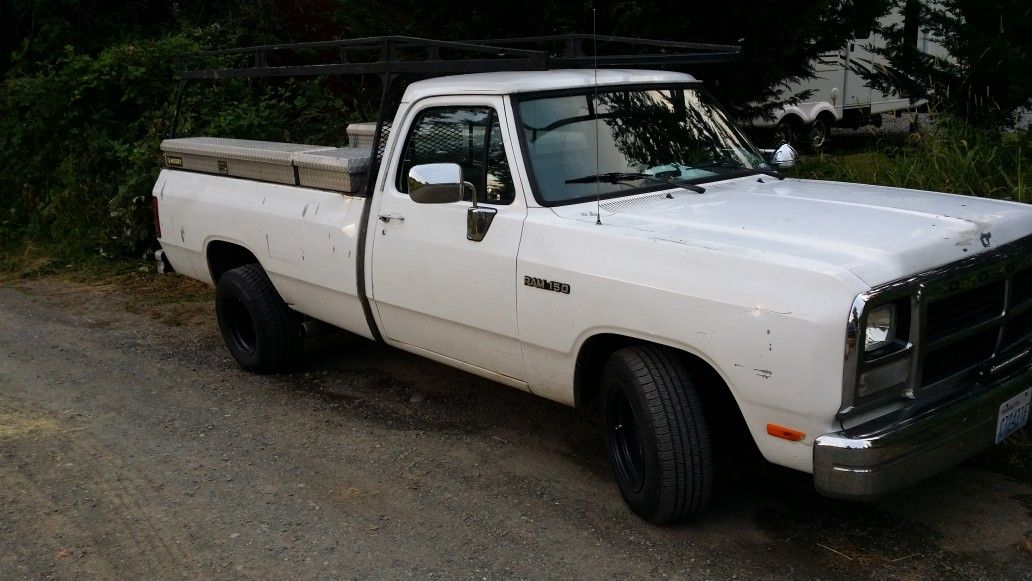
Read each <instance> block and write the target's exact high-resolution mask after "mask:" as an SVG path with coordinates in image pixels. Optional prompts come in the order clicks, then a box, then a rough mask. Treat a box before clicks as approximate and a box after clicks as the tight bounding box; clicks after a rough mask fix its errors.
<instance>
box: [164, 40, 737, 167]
mask: <svg viewBox="0 0 1032 581" xmlns="http://www.w3.org/2000/svg"><path fill="white" fill-rule="evenodd" d="M588 42H590V43H591V54H588V53H587V52H586V51H585V48H586V47H585V45H586V44H587V43H588ZM740 56H741V48H740V47H737V46H732V45H724V44H704V43H697V42H677V41H670V40H651V39H643V38H630V37H623V36H603V35H595V34H565V35H553V36H534V37H522V38H501V39H489V40H472V41H461V42H452V41H444V40H432V39H426V38H415V37H409V36H376V37H369V38H356V39H350V40H328V41H321V42H300V43H290V44H267V45H261V46H251V47H244V48H230V49H222V50H210V51H203V52H196V53H189V54H185V55H182V56H181V60H180V64H181V68H180V71H179V79H180V80H179V88H178V90H177V91H176V104H175V113H174V114H173V117H172V123H171V126H170V131H169V137H175V133H176V126H177V125H178V122H179V109H180V106H181V105H182V100H183V92H184V90H185V89H186V85H187V83H188V82H189V81H191V80H203V79H208V80H217V79H234V78H245V79H251V78H261V77H306V76H307V77H312V76H349V75H357V76H365V75H377V76H380V77H381V78H382V79H383V96H382V98H381V103H380V112H379V115H378V119H377V130H376V136H375V138H374V147H375V148H377V149H378V150H379V152H380V153H382V147H381V146H380V142H381V135H380V134H381V127H382V125H383V122H384V108H385V105H386V100H387V94H388V91H389V88H390V85H391V83H392V81H393V80H394V79H395V78H396V77H398V76H400V75H408V76H411V77H414V78H422V79H426V78H433V77H439V76H443V75H457V74H465V73H486V72H498V71H547V70H553V69H591V68H596V67H597V68H667V67H683V66H685V65H698V64H711V63H727V62H733V61H736V60H738V59H739V58H740ZM374 151H376V150H374ZM377 157H378V156H377Z"/></svg>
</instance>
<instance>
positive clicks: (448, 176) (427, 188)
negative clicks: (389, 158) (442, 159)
mask: <svg viewBox="0 0 1032 581" xmlns="http://www.w3.org/2000/svg"><path fill="white" fill-rule="evenodd" d="M408 191H409V197H410V198H412V201H413V202H416V203H417V204H450V203H452V202H458V201H460V200H462V167H460V166H459V164H457V163H426V164H423V165H417V166H415V167H413V168H412V169H410V170H409V172H408Z"/></svg>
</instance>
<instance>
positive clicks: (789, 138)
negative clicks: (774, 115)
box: [773, 115, 801, 149]
mask: <svg viewBox="0 0 1032 581" xmlns="http://www.w3.org/2000/svg"><path fill="white" fill-rule="evenodd" d="M800 123H801V122H800V121H799V118H798V117H794V116H792V115H789V116H788V117H785V118H784V119H782V120H781V121H778V124H777V125H775V126H774V143H773V145H774V148H775V149H776V148H778V147H781V146H782V145H784V144H786V143H787V144H789V145H791V146H792V147H796V146H797V145H798V141H799V126H800Z"/></svg>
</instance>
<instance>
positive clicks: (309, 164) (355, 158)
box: [294, 147, 369, 193]
mask: <svg viewBox="0 0 1032 581" xmlns="http://www.w3.org/2000/svg"><path fill="white" fill-rule="evenodd" d="M294 165H295V166H296V167H297V176H298V182H299V183H300V185H302V186H305V187H309V188H320V189H323V190H334V191H338V192H345V193H355V192H358V191H360V190H361V189H362V188H363V187H364V186H365V179H366V172H367V171H368V170H369V148H368V147H341V148H339V149H323V150H318V151H303V152H297V153H295V154H294Z"/></svg>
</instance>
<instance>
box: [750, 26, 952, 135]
mask: <svg viewBox="0 0 1032 581" xmlns="http://www.w3.org/2000/svg"><path fill="white" fill-rule="evenodd" d="M892 24H900V25H903V26H904V27H905V29H907V28H909V29H912V32H910V31H909V30H908V31H907V34H908V35H911V36H912V37H913V38H914V42H915V43H916V45H917V48H918V50H920V51H922V52H925V53H928V54H932V55H935V56H938V57H941V58H947V53H946V50H945V49H944V48H943V47H942V45H940V44H939V43H938V42H936V39H935V38H934V36H932V35H931V34H929V32H928V31H927V30H925V29H924V28H922V27H921V26H920V22H919V13H915V14H913V16H911V15H909V14H904V11H903V10H894V11H893V12H891V13H889V14H887V15H885V16H883V17H882V18H881V19H880V20H879V25H880V26H882V27H884V26H889V25H892ZM884 46H885V39H884V38H883V37H882V36H881V35H880V34H878V33H877V32H876V31H868V33H867V34H866V35H864V36H863V37H856V38H852V39H850V40H849V41H848V42H846V43H845V44H844V45H843V46H842V47H841V48H840V49H838V50H836V51H831V52H827V53H824V54H822V55H820V56H819V57H817V60H816V62H815V63H814V73H815V76H814V77H813V78H812V79H805V80H803V81H800V82H798V83H794V84H792V85H790V86H788V87H787V88H785V90H784V91H782V93H781V95H782V98H783V99H784V100H786V101H787V100H788V99H789V98H791V97H792V96H793V95H797V94H799V93H801V92H803V91H809V96H808V97H806V98H805V100H804V101H803V102H800V103H796V104H786V105H785V106H784V107H782V108H781V109H780V110H779V111H778V112H777V113H776V114H775V116H774V117H773V118H771V119H757V120H754V121H753V122H752V123H751V125H753V126H754V127H758V128H773V129H774V131H773V135H774V144H775V145H780V144H782V143H790V144H792V145H796V146H802V147H803V148H806V149H811V150H819V149H821V148H822V147H824V145H825V144H826V143H827V141H828V138H829V136H830V132H831V128H832V127H836V126H837V127H846V128H850V129H856V128H859V127H863V126H865V125H874V126H875V127H880V126H881V121H882V115H884V114H887V113H893V114H896V115H898V114H900V113H901V112H903V111H906V110H908V109H911V110H916V109H918V108H921V107H922V106H923V105H925V101H923V100H918V101H915V102H911V100H910V99H909V97H908V96H906V95H901V94H899V93H883V92H882V91H880V90H878V89H876V88H873V87H871V86H870V85H869V84H868V82H867V81H866V79H864V78H863V76H861V75H860V74H858V73H857V72H856V69H857V68H863V69H871V68H876V67H879V66H883V65H884V64H885V59H884V58H882V57H881V56H879V55H877V54H875V51H876V50H877V49H878V48H880V47H884Z"/></svg>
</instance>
